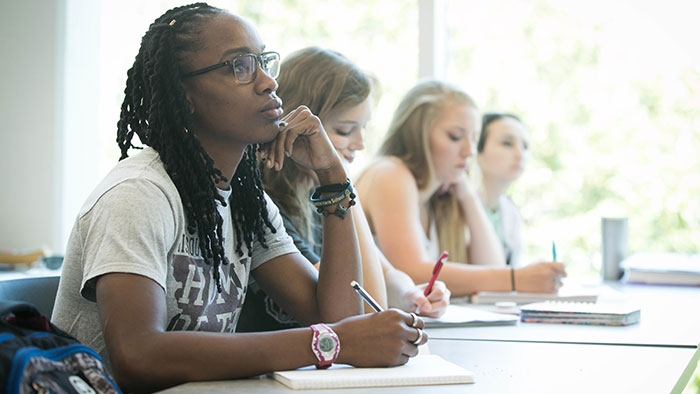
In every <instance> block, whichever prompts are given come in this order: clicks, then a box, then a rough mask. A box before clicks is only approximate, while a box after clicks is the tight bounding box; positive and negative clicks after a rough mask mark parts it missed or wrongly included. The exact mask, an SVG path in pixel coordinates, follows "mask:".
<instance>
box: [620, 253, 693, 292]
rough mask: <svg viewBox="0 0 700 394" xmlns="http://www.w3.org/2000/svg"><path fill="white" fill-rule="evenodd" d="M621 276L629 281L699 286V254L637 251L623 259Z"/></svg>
mask: <svg viewBox="0 0 700 394" xmlns="http://www.w3.org/2000/svg"><path fill="white" fill-rule="evenodd" d="M621 266H622V267H623V268H624V270H625V274H624V276H623V278H622V280H623V281H625V282H630V283H649V284H664V285H687V286H700V255H698V254H681V253H637V254H634V255H632V256H630V257H628V258H627V259H625V260H623V261H622V263H621Z"/></svg>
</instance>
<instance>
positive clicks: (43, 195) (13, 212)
mask: <svg viewBox="0 0 700 394" xmlns="http://www.w3.org/2000/svg"><path fill="white" fill-rule="evenodd" d="M0 54H2V55H1V56H2V60H0V81H1V83H2V85H1V86H2V87H0V120H1V121H2V125H1V127H0V133H1V134H0V135H2V139H1V140H0V171H1V172H0V249H24V248H31V249H34V248H48V250H50V251H53V252H54V253H63V251H64V250H65V244H66V241H67V237H68V234H69V231H70V228H71V227H72V224H73V220H74V218H75V215H76V213H77V211H78V208H79V207H80V203H81V202H82V201H83V200H84V199H85V198H86V197H87V194H88V193H89V191H90V189H91V188H92V187H93V186H94V184H95V182H96V178H97V163H98V159H97V157H98V154H99V149H98V148H97V146H98V139H97V117H98V101H97V99H96V98H97V97H98V92H99V90H98V89H99V86H98V85H99V78H98V76H99V72H98V69H99V2H95V1H90V0H23V1H8V0H1V2H0Z"/></svg>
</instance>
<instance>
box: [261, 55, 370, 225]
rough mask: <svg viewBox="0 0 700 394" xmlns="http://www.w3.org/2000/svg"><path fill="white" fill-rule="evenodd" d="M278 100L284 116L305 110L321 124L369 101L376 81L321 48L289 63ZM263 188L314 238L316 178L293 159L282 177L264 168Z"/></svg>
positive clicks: (285, 63)
mask: <svg viewBox="0 0 700 394" xmlns="http://www.w3.org/2000/svg"><path fill="white" fill-rule="evenodd" d="M277 82H278V83H279V89H278V90H277V95H278V96H279V97H280V98H281V99H282V101H283V106H284V109H285V113H286V112H289V111H291V110H293V109H295V108H297V107H298V106H300V105H306V106H307V107H309V109H310V110H311V112H313V113H314V114H315V115H316V116H318V117H319V118H320V119H321V121H323V119H325V117H326V116H328V114H329V113H330V112H331V111H333V110H335V109H338V108H344V107H347V108H350V107H353V106H356V105H359V104H361V103H362V102H363V101H365V100H366V99H367V97H369V95H370V93H371V91H372V87H373V85H374V80H373V78H372V77H371V76H370V75H369V74H367V73H365V72H363V71H362V70H360V69H359V68H358V67H357V66H356V65H355V64H354V63H353V62H351V61H350V60H348V59H347V58H346V57H345V56H343V55H341V54H340V53H338V52H335V51H331V50H328V49H322V48H318V47H308V48H304V49H301V50H298V51H296V52H294V53H292V54H290V55H289V56H287V57H286V58H285V60H284V61H283V62H282V65H281V66H280V74H279V77H278V78H277ZM260 168H261V172H262V175H263V186H264V187H265V191H266V192H267V193H268V194H269V195H270V198H272V200H273V201H274V202H275V204H277V206H278V207H280V208H281V209H282V210H283V211H284V212H285V213H286V215H287V217H288V218H289V220H290V221H291V222H292V224H293V225H294V227H296V229H297V230H298V231H299V233H300V235H301V236H302V237H303V238H305V239H310V238H311V237H310V234H311V230H312V229H311V220H310V219H311V216H312V215H313V211H312V209H311V204H310V203H309V191H310V190H311V187H312V186H313V180H314V177H313V175H312V173H311V172H310V171H309V170H307V169H305V168H303V167H301V166H299V165H297V164H296V163H294V162H293V161H292V160H285V162H284V167H282V170H281V171H279V172H277V171H274V170H270V169H268V168H267V167H266V166H264V165H261V166H260Z"/></svg>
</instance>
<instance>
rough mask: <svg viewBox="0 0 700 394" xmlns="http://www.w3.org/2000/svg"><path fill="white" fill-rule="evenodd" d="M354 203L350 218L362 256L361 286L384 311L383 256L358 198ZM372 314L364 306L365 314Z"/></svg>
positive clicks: (385, 299)
mask: <svg viewBox="0 0 700 394" xmlns="http://www.w3.org/2000/svg"><path fill="white" fill-rule="evenodd" d="M355 202H356V203H357V204H356V205H355V206H354V207H353V216H352V218H353V220H354V223H355V230H356V231H357V238H358V239H359V241H360V252H361V254H362V282H363V284H362V286H363V287H364V289H365V290H367V291H368V292H369V293H370V294H371V295H372V297H373V298H374V299H375V300H376V301H377V302H378V303H379V304H380V305H381V306H382V308H385V309H386V308H387V307H388V300H387V283H386V282H385V276H384V270H383V267H382V261H381V258H383V255H382V254H381V252H379V250H378V249H377V245H376V244H375V243H374V238H373V237H372V231H370V229H369V225H368V224H367V218H366V217H365V214H364V211H363V209H362V204H360V199H359V197H358V198H357V199H356V200H355ZM372 312H374V310H373V309H372V308H371V307H370V306H369V305H367V304H365V313H372Z"/></svg>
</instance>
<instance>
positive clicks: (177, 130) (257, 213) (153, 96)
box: [117, 3, 275, 292]
mask: <svg viewBox="0 0 700 394" xmlns="http://www.w3.org/2000/svg"><path fill="white" fill-rule="evenodd" d="M222 13H226V11H224V10H221V9H219V8H215V7H211V6H209V5H208V4H206V3H195V4H190V5H185V6H181V7H177V8H173V9H171V10H169V11H167V12H166V13H165V14H163V15H161V16H160V17H159V18H158V19H156V20H155V22H153V23H152V24H151V26H150V27H149V29H148V31H147V32H146V34H144V36H143V38H142V40H141V47H140V49H139V52H138V55H136V59H135V60H134V65H133V66H132V67H131V69H129V71H128V72H127V81H126V89H125V90H124V93H125V97H124V102H123V103H122V107H121V115H120V119H119V122H118V123H117V143H118V144H119V148H120V149H121V157H120V158H119V160H122V159H125V158H127V157H128V150H129V149H130V148H135V149H141V148H140V147H137V146H134V145H133V143H132V139H133V137H134V134H136V135H137V136H138V139H139V140H140V141H141V142H142V143H143V144H144V145H148V146H150V147H152V148H153V149H154V150H156V151H157V152H158V154H159V155H160V159H161V161H162V162H163V165H164V167H165V170H166V172H167V173H168V175H169V176H170V178H171V179H172V181H173V183H174V184H175V186H176V187H177V190H178V193H179V194H180V198H181V200H182V204H183V207H184V210H185V218H186V221H187V231H188V232H189V233H190V234H194V233H195V232H196V233H197V235H198V237H199V246H200V250H201V254H202V258H203V259H204V261H205V262H206V263H207V264H212V265H213V277H214V280H215V281H216V288H217V290H218V292H221V279H220V275H219V267H220V265H221V264H228V259H227V258H226V256H225V252H224V245H223V243H224V237H223V235H222V226H223V219H222V217H221V215H219V212H218V211H217V206H216V201H219V202H220V203H221V204H222V205H223V206H226V201H225V200H224V198H223V197H221V195H220V194H219V193H218V191H217V188H216V184H217V183H218V182H222V181H223V182H226V181H228V179H227V178H226V177H225V176H224V175H223V174H222V173H221V171H220V170H218V169H217V168H216V167H215V166H214V161H213V160H212V158H211V157H210V156H209V155H208V154H207V152H206V151H205V150H204V148H202V145H201V144H200V143H199V140H198V139H197V137H196V136H195V134H194V133H192V132H190V130H191V129H192V114H191V112H190V107H189V103H188V101H187V99H186V97H185V91H184V89H183V87H182V85H181V84H180V76H181V75H182V74H183V70H181V69H180V65H179V61H178V60H179V59H180V58H181V55H182V54H183V53H185V52H192V51H194V50H196V48H197V47H199V46H200V45H201V40H200V39H199V33H200V32H201V27H202V25H203V22H205V21H206V20H208V19H209V18H211V17H213V16H216V15H218V14H222ZM257 149H258V146H256V145H249V146H248V147H247V148H246V150H245V153H244V154H243V158H242V160H241V162H240V163H239V164H238V167H237V168H236V172H235V174H234V175H233V179H232V180H231V183H230V184H231V189H232V190H231V196H230V197H229V202H231V201H234V202H235V204H232V205H231V217H232V219H233V220H232V221H233V226H234V230H235V234H236V253H237V254H238V256H239V257H240V256H243V249H242V245H243V243H245V245H246V247H247V248H248V256H250V255H251V254H252V245H253V240H254V238H257V239H258V240H259V242H260V243H261V245H262V246H263V247H267V245H266V243H265V238H264V234H265V228H264V226H267V227H268V228H269V229H270V230H271V231H272V232H273V233H274V232H275V229H274V227H273V226H272V224H271V223H270V220H269V218H268V213H267V206H266V201H265V197H264V193H263V187H262V182H261V178H260V170H259V169H258V163H257V155H256V150H257Z"/></svg>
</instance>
